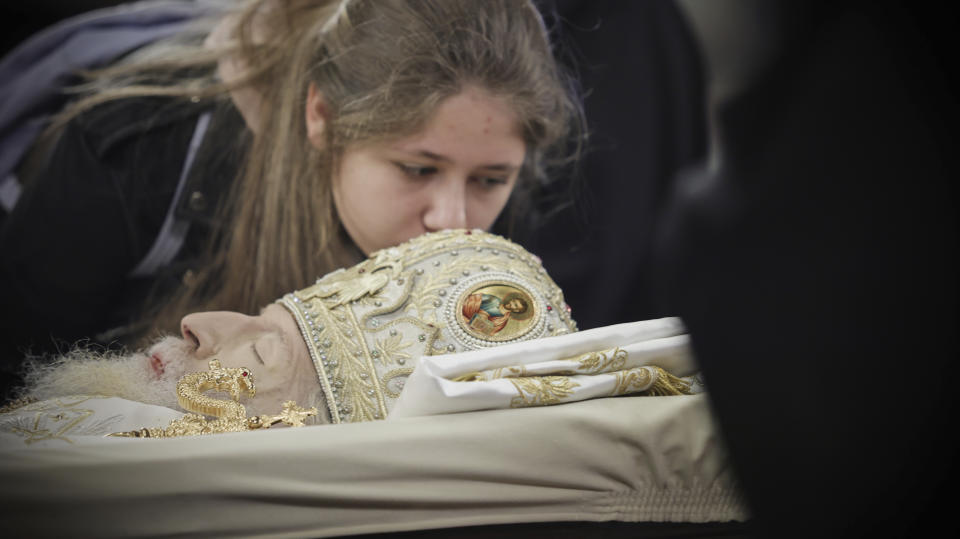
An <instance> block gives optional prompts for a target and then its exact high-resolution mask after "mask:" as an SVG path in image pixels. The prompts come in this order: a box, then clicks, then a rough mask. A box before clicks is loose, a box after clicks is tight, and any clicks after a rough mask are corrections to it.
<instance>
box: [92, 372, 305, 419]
mask: <svg viewBox="0 0 960 539" xmlns="http://www.w3.org/2000/svg"><path fill="white" fill-rule="evenodd" d="M209 368H210V370H208V371H206V372H194V373H189V374H186V375H184V377H183V378H181V379H180V381H179V382H177V402H179V403H180V406H181V407H183V408H184V409H185V410H188V411H190V412H194V413H189V414H186V415H185V416H183V417H181V418H180V419H174V420H173V421H171V422H170V424H169V425H168V426H167V427H166V428H162V427H154V428H150V427H145V428H142V429H139V430H131V431H126V432H114V433H111V434H108V435H107V436H114V437H121V438H174V437H177V436H195V435H198V434H219V433H223V432H244V431H248V430H257V429H266V428H270V427H271V426H273V425H276V424H277V423H285V424H287V425H290V426H292V427H302V426H303V424H304V419H306V418H307V417H310V416H315V415H317V409H316V408H310V409H305V408H301V407H299V406H297V403H295V402H294V401H287V402H285V403H283V409H282V410H281V411H280V413H279V414H276V415H259V416H252V417H247V411H246V408H245V407H244V406H243V405H242V404H240V403H239V400H240V395H241V393H242V392H245V393H246V394H247V395H249V396H250V397H253V396H254V395H256V392H257V390H256V386H255V385H254V382H253V373H252V372H250V369H248V368H246V367H240V368H227V367H223V366H222V365H220V361H219V360H218V359H216V358H214V359H211V360H210V362H209ZM210 390H216V391H222V392H225V393H229V394H230V398H231V399H232V400H225V399H215V398H213V397H208V396H207V395H204V392H206V391H210ZM204 415H209V416H213V417H214V418H215V419H207V418H206V417H204Z"/></svg>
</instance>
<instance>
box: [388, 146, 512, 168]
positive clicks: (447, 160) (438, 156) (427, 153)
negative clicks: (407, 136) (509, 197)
mask: <svg viewBox="0 0 960 539" xmlns="http://www.w3.org/2000/svg"><path fill="white" fill-rule="evenodd" d="M397 151H399V152H404V153H410V154H415V155H417V156H420V157H424V158H426V159H430V160H432V161H439V162H441V163H452V162H453V159H450V158H449V157H447V156H445V155H441V154H438V153H434V152H431V151H429V150H401V149H397ZM477 168H482V169H484V170H496V171H502V172H513V171H515V170H519V169H520V167H519V166H517V165H513V164H510V163H491V164H489V165H480V166H479V167H477Z"/></svg>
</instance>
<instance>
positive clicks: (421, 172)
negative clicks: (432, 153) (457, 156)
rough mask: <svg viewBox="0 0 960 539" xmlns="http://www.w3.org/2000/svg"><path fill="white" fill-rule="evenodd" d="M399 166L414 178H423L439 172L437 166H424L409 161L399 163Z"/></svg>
mask: <svg viewBox="0 0 960 539" xmlns="http://www.w3.org/2000/svg"><path fill="white" fill-rule="evenodd" d="M397 166H398V167H399V168H400V170H402V171H403V173H404V174H406V175H407V176H410V177H412V178H423V177H426V176H429V175H431V174H435V173H436V172H437V167H424V166H420V165H410V164H407V163H397Z"/></svg>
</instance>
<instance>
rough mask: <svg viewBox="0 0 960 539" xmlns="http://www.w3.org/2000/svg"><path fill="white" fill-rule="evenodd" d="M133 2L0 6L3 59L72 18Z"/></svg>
mask: <svg viewBox="0 0 960 539" xmlns="http://www.w3.org/2000/svg"><path fill="white" fill-rule="evenodd" d="M130 1H132V0H69V1H64V0H30V1H23V0H10V1H7V2H4V3H3V5H2V6H0V20H2V21H4V23H3V24H4V26H3V30H4V31H3V32H2V33H0V56H3V55H4V54H6V53H8V52H10V50H11V49H13V48H14V47H16V46H17V45H19V44H20V42H21V41H23V40H25V39H27V38H28V37H30V36H31V35H33V34H34V33H36V32H39V31H41V30H43V29H44V28H46V27H47V26H50V25H51V24H54V23H56V22H57V21H59V20H62V19H65V18H67V17H70V16H73V15H79V14H81V13H84V12H86V11H90V10H93V9H99V8H104V7H110V6H115V5H119V4H124V3H127V2H130Z"/></svg>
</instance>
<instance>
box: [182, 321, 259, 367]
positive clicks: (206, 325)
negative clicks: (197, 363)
mask: <svg viewBox="0 0 960 539" xmlns="http://www.w3.org/2000/svg"><path fill="white" fill-rule="evenodd" d="M246 318H247V317H246V316H245V315H242V314H240V313H233V312H226V311H217V312H203V313H192V314H188V315H187V316H184V317H183V319H181V320H180V334H181V335H183V338H184V339H185V340H186V341H187V342H192V343H193V344H194V346H196V356H197V359H207V358H209V357H211V356H213V355H214V354H216V353H217V351H218V350H219V349H220V347H221V346H222V345H223V344H224V342H225V340H226V339H228V338H229V336H230V334H231V333H232V332H233V330H235V329H236V328H238V327H242V323H243V322H244V321H245V319H246Z"/></svg>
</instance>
